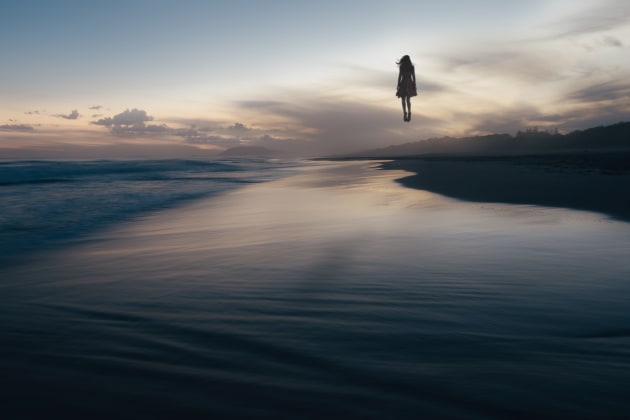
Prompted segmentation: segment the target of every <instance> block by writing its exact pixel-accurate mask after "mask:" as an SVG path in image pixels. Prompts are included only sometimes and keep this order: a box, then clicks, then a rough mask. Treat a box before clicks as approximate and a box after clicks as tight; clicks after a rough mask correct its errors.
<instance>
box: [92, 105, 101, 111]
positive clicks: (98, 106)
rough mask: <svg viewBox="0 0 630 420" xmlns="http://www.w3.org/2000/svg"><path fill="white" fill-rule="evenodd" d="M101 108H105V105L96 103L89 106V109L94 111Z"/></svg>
mask: <svg viewBox="0 0 630 420" xmlns="http://www.w3.org/2000/svg"><path fill="white" fill-rule="evenodd" d="M101 108H103V105H94V106H91V107H89V108H88V109H91V110H93V111H98V110H99V109H101Z"/></svg>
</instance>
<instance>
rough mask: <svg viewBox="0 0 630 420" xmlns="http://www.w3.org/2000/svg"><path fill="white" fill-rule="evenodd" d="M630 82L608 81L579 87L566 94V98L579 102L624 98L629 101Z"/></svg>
mask: <svg viewBox="0 0 630 420" xmlns="http://www.w3.org/2000/svg"><path fill="white" fill-rule="evenodd" d="M628 98H630V82H621V81H608V82H605V83H598V84H594V85H591V86H587V87H584V88H580V89H578V90H576V91H574V92H572V93H571V94H569V95H568V99H570V100H573V101H577V102H581V103H594V102H603V101H616V100H620V99H621V100H624V101H626V102H628V101H630V99H628Z"/></svg>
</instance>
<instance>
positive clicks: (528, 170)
mask: <svg viewBox="0 0 630 420" xmlns="http://www.w3.org/2000/svg"><path fill="white" fill-rule="evenodd" d="M381 168H382V169H385V170H390V169H391V170H404V171H408V172H412V173H414V175H411V176H407V177H403V178H400V179H398V180H397V181H398V182H399V183H400V184H402V185H404V186H405V187H409V188H416V189H422V190H427V191H431V192H434V193H437V194H442V195H445V196H448V197H452V198H457V199H461V200H467V201H474V202H499V203H509V204H532V205H540V206H549V207H564V208H571V209H577V210H586V211H594V212H599V213H603V214H606V215H608V216H610V217H612V218H614V219H617V220H623V221H627V222H630V194H629V192H630V153H629V152H622V153H600V154H573V155H547V156H507V157H506V156H501V157H481V156H477V157H471V156H466V157H464V156H457V157H415V158H406V157H401V158H394V159H393V160H392V161H389V162H386V163H383V164H382V165H381Z"/></svg>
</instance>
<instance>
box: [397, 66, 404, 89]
mask: <svg viewBox="0 0 630 420" xmlns="http://www.w3.org/2000/svg"><path fill="white" fill-rule="evenodd" d="M402 79H403V72H402V69H398V83H397V86H400V83H401V82H402Z"/></svg>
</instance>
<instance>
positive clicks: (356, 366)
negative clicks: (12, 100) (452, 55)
mask: <svg viewBox="0 0 630 420" xmlns="http://www.w3.org/2000/svg"><path fill="white" fill-rule="evenodd" d="M406 175H408V173H404V172H402V171H383V170H380V169H379V163H378V162H368V161H363V162H308V161H307V162H303V161H266V160H232V161H215V162H212V161H207V162H204V161H185V160H169V161H82V162H81V161H68V162H3V163H1V164H0V202H1V203H2V214H1V215H0V234H1V235H2V236H1V238H2V239H1V241H0V247H1V248H0V249H1V250H2V254H3V256H2V259H1V260H0V279H1V280H0V331H1V333H0V334H1V335H0V338H1V346H0V372H1V378H2V379H1V381H2V382H1V383H2V388H3V392H2V393H1V396H0V414H1V415H2V418H7V419H12V418H15V419H24V418H46V419H49V418H69V417H77V418H121V419H127V418H128V419H139V418H147V419H154V418H286V419H296V418H300V419H320V418H348V419H354V418H356V419H383V418H396V419H399V418H400V419H417V418H479V419H485V418H627V417H628V415H630V403H629V402H628V398H627V390H628V389H629V387H630V328H629V327H628V326H629V325H630V310H628V305H627V302H628V301H629V300H630V280H629V279H630V276H629V274H630V258H628V255H630V223H627V222H623V221H618V220H613V219H610V218H608V217H606V216H604V215H602V214H598V213H590V212H584V211H575V210H570V209H563V208H553V207H542V206H533V205H510V204H501V203H471V202H466V201H461V200H455V199H452V198H447V197H444V196H441V195H439V194H434V193H431V192H428V191H423V190H416V189H409V188H405V187H403V186H402V185H400V184H399V183H398V182H396V180H397V179H399V178H401V177H404V176H406Z"/></svg>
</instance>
